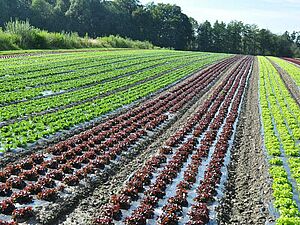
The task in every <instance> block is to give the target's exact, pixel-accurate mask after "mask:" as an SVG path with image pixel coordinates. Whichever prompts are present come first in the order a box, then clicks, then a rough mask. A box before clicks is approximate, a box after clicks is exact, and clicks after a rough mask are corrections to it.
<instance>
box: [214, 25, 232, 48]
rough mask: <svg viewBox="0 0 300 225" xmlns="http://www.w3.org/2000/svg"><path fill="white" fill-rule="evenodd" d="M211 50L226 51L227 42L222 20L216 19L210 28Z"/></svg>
mask: <svg viewBox="0 0 300 225" xmlns="http://www.w3.org/2000/svg"><path fill="white" fill-rule="evenodd" d="M212 40H213V44H212V51H214V52H228V44H227V29H226V24H225V23H224V22H220V23H219V21H218V20H217V21H216V22H215V23H214V26H213V30H212Z"/></svg>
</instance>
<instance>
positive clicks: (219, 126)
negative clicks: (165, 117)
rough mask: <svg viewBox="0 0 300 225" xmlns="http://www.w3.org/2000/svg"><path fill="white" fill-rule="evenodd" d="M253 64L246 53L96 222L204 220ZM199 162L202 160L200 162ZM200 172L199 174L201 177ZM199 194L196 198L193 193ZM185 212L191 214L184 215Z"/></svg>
mask: <svg viewBox="0 0 300 225" xmlns="http://www.w3.org/2000/svg"><path fill="white" fill-rule="evenodd" d="M250 68H251V58H246V59H244V60H243V62H241V63H240V65H239V66H237V67H236V68H235V70H233V71H232V73H230V74H229V75H228V76H227V77H226V79H224V81H223V82H222V83H221V84H220V85H219V86H218V88H217V89H216V90H215V91H214V92H213V94H212V95H211V96H210V97H209V98H208V99H207V100H206V101H205V102H204V103H203V105H202V107H201V108H200V109H199V110H198V111H197V112H196V114H195V115H194V116H193V117H191V118H190V119H189V121H188V122H187V123H186V124H185V126H184V127H183V128H181V129H180V130H178V131H177V132H176V133H175V134H174V135H172V136H171V137H170V138H169V139H168V140H167V141H166V142H165V146H162V147H161V148H160V149H159V151H158V153H157V154H155V155H154V156H153V157H152V158H150V159H149V160H147V161H146V163H145V164H144V166H143V167H142V168H140V169H139V170H137V171H136V172H135V173H134V175H133V176H132V177H131V178H130V180H129V181H128V182H127V183H126V184H125V186H124V187H123V189H122V190H121V192H120V193H119V194H117V195H113V196H111V199H110V202H109V203H108V204H107V205H104V206H103V207H102V208H101V209H100V217H99V218H98V219H96V221H95V223H96V224H99V225H110V224H124V223H125V224H141V225H143V224H165V225H166V224H182V223H183V222H184V221H186V222H187V224H199V225H201V224H206V223H207V222H208V221H209V204H210V203H211V202H212V201H213V200H214V195H215V194H216V189H217V186H218V183H219V182H220V179H221V175H222V173H221V168H222V167H223V163H224V158H225V155H226V153H227V150H228V144H229V140H230V138H231V136H232V133H233V129H234V126H233V124H234V123H235V121H236V118H237V115H238V109H239V106H240V102H241V99H242V95H243V93H244V89H245V84H246V81H247V77H248V75H249V70H250ZM202 164H203V165H202ZM199 173H203V174H204V176H202V177H203V179H202V180H199V177H201V176H200V175H199ZM195 192H196V193H197V194H196V196H194V198H191V196H192V195H193V194H194V193H195ZM186 217H189V219H186Z"/></svg>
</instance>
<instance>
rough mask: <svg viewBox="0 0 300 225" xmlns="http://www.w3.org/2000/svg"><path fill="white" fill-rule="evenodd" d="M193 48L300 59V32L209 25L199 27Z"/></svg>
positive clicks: (234, 25) (240, 23) (229, 25)
mask: <svg viewBox="0 0 300 225" xmlns="http://www.w3.org/2000/svg"><path fill="white" fill-rule="evenodd" d="M193 48H195V49H197V50H200V51H211V52H226V53H237V54H238V53H241V54H250V55H277V56H300V32H293V33H292V34H289V33H288V32H285V33H284V34H282V35H276V34H273V33H272V32H271V31H269V30H266V29H259V28H258V26H256V25H249V24H243V23H242V22H238V21H232V22H230V23H228V24H225V23H223V22H218V21H216V22H215V23H214V24H213V25H212V24H211V23H210V22H208V21H205V22H204V23H201V24H199V25H198V26H197V33H196V41H195V42H194V46H193Z"/></svg>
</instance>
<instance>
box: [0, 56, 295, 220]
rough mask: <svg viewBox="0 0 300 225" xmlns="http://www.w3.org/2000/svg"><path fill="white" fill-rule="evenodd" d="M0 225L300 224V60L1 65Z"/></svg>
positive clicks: (86, 60) (146, 59) (48, 59)
mask: <svg viewBox="0 0 300 225" xmlns="http://www.w3.org/2000/svg"><path fill="white" fill-rule="evenodd" d="M0 81H1V82H0V225H15V224H49V225H50V224H51V225H52V224H61V225H63V224H64V225H67V224H71V225H73V224H74V225H75V224H80V225H85V224H90V225H114V224H115V225H121V224H124V225H147V224H149V225H155V224H159V225H204V224H210V225H212V224H221V225H225V224H269V225H271V224H281V225H289V224H300V194H299V193H300V60H298V59H291V58H276V57H263V56H243V55H230V54H219V53H205V52H188V51H185V52H184V51H173V50H107V51H98V50H93V51H90V50H82V51H69V52H68V51H65V52H59V51H57V52H56V51H53V52H42V51H40V52H37V53H34V52H32V53H23V54H19V55H13V54H12V55H9V54H8V55H3V56H0Z"/></svg>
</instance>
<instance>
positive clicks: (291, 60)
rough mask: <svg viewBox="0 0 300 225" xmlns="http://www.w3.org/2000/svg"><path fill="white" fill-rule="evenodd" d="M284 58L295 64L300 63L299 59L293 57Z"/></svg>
mask: <svg viewBox="0 0 300 225" xmlns="http://www.w3.org/2000/svg"><path fill="white" fill-rule="evenodd" d="M284 59H285V60H287V61H289V62H292V63H295V64H297V65H300V60H299V59H293V58H284Z"/></svg>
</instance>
